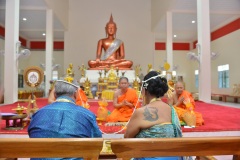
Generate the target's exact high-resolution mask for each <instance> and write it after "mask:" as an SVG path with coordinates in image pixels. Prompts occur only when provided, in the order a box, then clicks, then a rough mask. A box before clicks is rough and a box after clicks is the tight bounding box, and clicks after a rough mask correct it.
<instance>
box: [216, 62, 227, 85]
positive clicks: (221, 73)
mask: <svg viewBox="0 0 240 160" xmlns="http://www.w3.org/2000/svg"><path fill="white" fill-rule="evenodd" d="M218 87H219V88H229V64H225V65H221V66H218Z"/></svg>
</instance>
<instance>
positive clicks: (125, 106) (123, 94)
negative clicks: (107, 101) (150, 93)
mask: <svg viewBox="0 0 240 160" xmlns="http://www.w3.org/2000/svg"><path fill="white" fill-rule="evenodd" d="M128 87H129V82H128V78H127V77H121V78H120V79H119V89H117V90H116V91H115V93H114V98H113V106H114V108H115V109H114V110H113V111H112V113H111V114H110V115H109V116H108V117H107V122H127V121H128V120H129V119H130V117H131V116H132V113H133V110H134V108H135V107H136V108H139V106H140V105H139V103H137V101H138V96H137V92H136V90H134V89H131V88H128Z"/></svg>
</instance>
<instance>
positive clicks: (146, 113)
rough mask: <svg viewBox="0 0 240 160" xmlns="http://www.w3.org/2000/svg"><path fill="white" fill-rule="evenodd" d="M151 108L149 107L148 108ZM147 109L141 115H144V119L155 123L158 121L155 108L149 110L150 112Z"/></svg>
mask: <svg viewBox="0 0 240 160" xmlns="http://www.w3.org/2000/svg"><path fill="white" fill-rule="evenodd" d="M148 108H151V107H148ZM148 108H147V107H146V108H145V109H144V112H143V115H144V119H145V120H147V121H151V122H152V121H156V120H158V114H157V112H158V110H157V108H151V109H150V110H151V111H150V110H149V109H148Z"/></svg>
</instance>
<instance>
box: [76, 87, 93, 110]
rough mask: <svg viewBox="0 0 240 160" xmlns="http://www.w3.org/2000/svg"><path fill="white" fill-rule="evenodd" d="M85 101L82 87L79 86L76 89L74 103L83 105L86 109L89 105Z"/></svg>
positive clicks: (85, 97) (86, 99)
mask: <svg viewBox="0 0 240 160" xmlns="http://www.w3.org/2000/svg"><path fill="white" fill-rule="evenodd" d="M87 101H88V98H87V96H86V94H85V92H84V88H83V87H82V86H80V88H79V89H78V91H77V96H76V105H78V106H83V107H84V108H87V109H88V108H89V107H90V106H89V104H88V102H87Z"/></svg>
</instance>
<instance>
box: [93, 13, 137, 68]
mask: <svg viewBox="0 0 240 160" xmlns="http://www.w3.org/2000/svg"><path fill="white" fill-rule="evenodd" d="M105 30H106V34H107V38H104V39H100V40H99V41H98V47H97V55H96V60H90V61H88V66H89V67H90V69H104V68H110V66H113V67H118V68H119V69H130V68H131V67H132V65H133V62H132V61H128V60H125V59H124V57H125V53H124V44H123V42H122V41H121V40H120V39H116V38H115V35H116V31H117V25H116V23H115V22H114V21H113V17H112V15H111V17H110V21H109V22H108V23H107V24H106V27H105ZM102 49H103V50H104V51H105V53H104V55H103V59H101V56H102Z"/></svg>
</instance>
